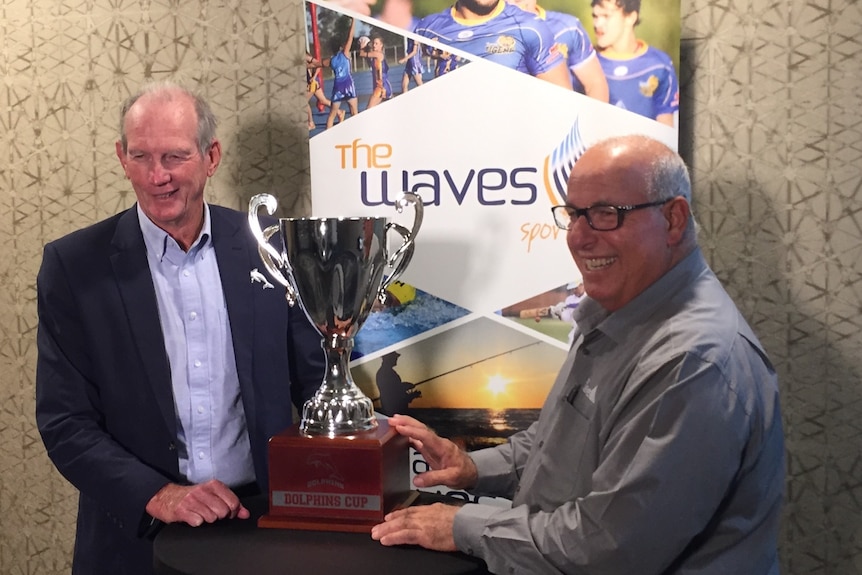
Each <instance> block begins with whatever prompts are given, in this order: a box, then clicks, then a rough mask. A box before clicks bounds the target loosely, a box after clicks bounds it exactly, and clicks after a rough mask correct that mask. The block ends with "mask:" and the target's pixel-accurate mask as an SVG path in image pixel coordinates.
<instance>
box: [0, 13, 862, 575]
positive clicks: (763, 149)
mask: <svg viewBox="0 0 862 575" xmlns="http://www.w3.org/2000/svg"><path fill="white" fill-rule="evenodd" d="M682 14H683V43H682V57H681V60H682V65H681V70H680V76H681V80H682V84H683V111H682V119H681V121H682V144H681V150H682V152H683V155H684V156H685V157H686V159H687V160H688V161H689V162H690V164H691V166H692V170H693V175H694V181H695V210H696V213H697V215H698V218H699V220H700V223H701V226H702V233H701V242H702V245H703V247H704V250H705V252H706V254H707V256H708V258H709V260H710V261H711V262H712V264H713V266H714V268H715V269H716V271H717V273H718V274H719V276H720V277H721V279H722V280H723V281H724V282H725V284H726V286H727V287H728V289H729V291H730V292H731V294H732V295H733V296H734V297H735V298H736V300H737V302H738V303H739V305H740V307H741V309H742V310H743V312H744V314H745V315H746V316H747V317H748V318H749V320H750V321H751V323H752V325H753V327H754V329H755V331H756V332H757V333H758V334H759V335H760V336H761V339H762V340H763V342H764V345H765V346H766V348H767V350H768V351H769V353H770V354H771V356H772V358H773V360H774V361H775V363H776V365H777V367H778V370H779V375H780V378H781V386H782V394H783V408H784V418H785V422H786V433H787V446H788V451H789V480H788V486H787V498H788V504H787V508H786V513H785V521H784V525H783V532H782V540H781V553H782V566H783V572H784V573H790V574H802V573H814V574H822V575H825V574H836V575H838V574H840V575H845V574H852V573H859V572H862V459H860V439H862V382H860V371H862V359H860V354H859V350H860V349H862V345H860V344H862V335H860V324H862V259H860V255H862V193H860V191H862V143H860V142H862V112H860V110H862V74H860V64H859V62H860V47H862V46H860V40H859V38H858V31H859V26H860V22H862V3H859V2H857V1H856V0H828V1H827V0H821V1H819V2H814V1H807V2H806V1H804V0H787V1H784V2H773V1H768V0H750V1H748V2H744V1H741V0H683V3H682ZM303 27H304V22H303V19H302V11H301V10H300V8H299V4H298V2H297V1H296V0H282V1H280V2H268V1H267V0H243V1H242V2H240V0H227V1H226V2H208V1H206V0H191V1H186V2H182V3H181V2H179V1H178V0H162V1H153V0H134V1H132V0H112V1H111V2H104V1H103V2H97V1H95V0H52V1H49V0H3V2H2V4H0V244H2V246H3V248H2V250H0V392H2V396H3V398H4V401H3V402H2V404H0V573H2V574H4V575H5V574H10V575H18V574H25V573H26V574H30V573H40V574H55V573H56V574H60V573H68V571H69V565H70V563H69V561H70V556H71V546H72V541H73V530H74V516H75V492H74V490H73V489H72V488H71V487H70V486H69V485H68V484H67V483H66V482H65V481H64V480H63V479H62V478H61V477H60V476H59V475H58V474H57V473H56V471H54V470H53V468H52V467H51V465H50V463H49V462H48V460H47V457H46V456H45V453H44V448H43V447H42V444H41V441H40V440H39V437H38V433H37V431H36V429H35V426H34V422H33V409H34V400H33V387H34V366H35V357H36V349H35V325H36V318H35V316H36V312H35V285H34V284H35V275H36V271H37V269H38V266H39V262H40V257H41V247H42V245H43V244H44V243H45V242H46V241H48V240H50V239H53V238H55V237H58V236H59V235H62V234H64V233H66V232H68V231H71V230H73V229H76V228H78V227H81V226H83V225H85V224H88V223H90V222H93V221H95V220H97V219H101V218H103V217H105V216H107V215H109V214H111V213H114V212H116V211H118V210H119V209H121V208H123V207H126V206H128V205H130V204H131V202H132V199H133V194H132V193H131V191H130V190H129V188H128V186H127V184H126V182H125V181H124V179H123V177H122V173H121V171H120V169H119V166H118V164H117V161H116V157H115V156H114V151H113V141H114V139H115V138H116V124H117V117H116V114H117V113H116V110H117V108H118V106H119V103H120V101H121V100H122V99H123V98H124V97H125V96H126V95H127V94H128V93H129V92H130V91H133V90H134V89H135V88H136V87H137V86H138V85H139V84H140V83H141V82H142V80H144V79H145V78H154V79H159V78H166V77H173V78H178V79H180V80H182V81H184V82H187V83H191V84H197V85H199V86H200V89H201V90H202V91H203V92H204V93H205V94H206V95H207V96H208V97H209V98H210V100H211V101H212V102H213V104H214V107H215V110H216V113H217V115H218V116H219V117H220V118H221V119H222V124H221V126H220V133H221V136H222V141H223V144H224V148H225V151H226V154H225V159H224V162H223V163H222V166H221V168H220V169H219V172H218V174H217V175H216V178H215V179H214V181H213V182H212V183H211V186H210V191H209V194H210V196H209V197H210V199H211V200H213V201H217V202H219V203H223V204H227V205H232V206H235V207H238V208H242V207H244V206H245V205H246V202H247V200H248V198H249V197H250V196H251V195H253V194H256V193H259V192H264V191H266V192H270V193H274V194H276V195H277V196H278V197H279V205H281V206H287V209H285V210H284V213H283V215H287V214H288V213H289V214H294V215H298V214H304V213H307V211H308V206H309V202H308V195H307V191H308V185H309V182H308V157H307V150H306V132H305V127H304V126H305V106H304V90H305V87H304V74H303V69H302V61H303V45H304V29H303Z"/></svg>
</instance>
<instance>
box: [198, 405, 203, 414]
mask: <svg viewBox="0 0 862 575" xmlns="http://www.w3.org/2000/svg"><path fill="white" fill-rule="evenodd" d="M203 412H204V406H203V405H199V406H198V413H203Z"/></svg>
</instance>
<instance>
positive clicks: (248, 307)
mask: <svg viewBox="0 0 862 575" xmlns="http://www.w3.org/2000/svg"><path fill="white" fill-rule="evenodd" d="M209 208H210V222H211V227H212V235H213V238H212V239H213V247H214V248H215V252H216V259H217V260H218V268H219V275H220V276H221V285H222V290H223V292H224V299H225V305H226V306H227V313H228V319H229V320H230V331H231V338H232V340H233V350H234V356H235V358H236V371H237V375H238V377H239V386H240V391H241V393H242V400H243V406H244V407H245V414H246V419H247V420H248V426H249V429H254V427H253V423H254V422H253V421H252V418H253V417H254V414H255V413H257V411H256V410H255V406H254V389H253V386H252V373H253V360H254V349H253V348H254V345H253V344H254V307H255V297H254V290H253V285H252V283H251V276H250V273H251V268H252V259H251V255H250V253H249V250H250V245H249V242H248V240H247V238H246V234H245V233H244V232H245V229H244V228H243V226H242V224H243V223H244V222H245V218H242V217H239V216H237V217H234V218H232V217H230V216H232V215H233V212H230V211H227V210H226V209H225V208H220V207H219V206H213V205H210V207H209Z"/></svg>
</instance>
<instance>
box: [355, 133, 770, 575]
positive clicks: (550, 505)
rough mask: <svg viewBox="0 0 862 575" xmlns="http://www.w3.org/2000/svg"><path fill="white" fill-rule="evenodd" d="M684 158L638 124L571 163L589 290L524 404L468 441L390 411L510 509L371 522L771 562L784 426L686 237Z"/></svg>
mask: <svg viewBox="0 0 862 575" xmlns="http://www.w3.org/2000/svg"><path fill="white" fill-rule="evenodd" d="M690 198H691V188H690V183H689V180H688V175H687V171H686V168H685V165H684V164H683V162H682V160H681V159H680V158H679V156H677V155H676V154H675V153H674V152H673V151H672V150H670V149H668V148H667V147H666V146H664V145H663V144H660V143H658V142H656V141H654V140H651V139H649V138H646V137H643V136H627V137H622V138H615V139H611V140H607V141H605V142H602V143H600V144H598V145H596V146H594V147H593V148H591V149H589V150H588V151H587V152H586V153H585V154H584V155H583V156H582V157H581V158H580V160H578V162H577V163H576V165H575V168H574V169H573V171H572V175H571V178H570V180H569V191H568V198H567V203H566V204H565V205H564V206H559V207H556V208H554V217H555V219H556V221H557V223H558V225H560V227H562V228H564V229H566V230H568V234H567V241H568V244H569V249H570V251H571V253H572V256H573V257H574V259H575V262H576V263H577V265H578V267H579V269H580V270H581V272H582V273H583V276H584V285H585V287H586V291H587V295H588V297H587V298H585V299H584V300H583V301H582V302H581V304H580V306H579V308H578V310H577V311H576V314H575V319H576V321H577V329H576V332H575V341H574V344H573V346H572V349H571V351H570V353H569V355H568V357H567V359H566V362H565V363H564V365H563V367H562V369H561V370H560V375H559V376H558V378H557V381H556V383H555V384H554V387H553V389H552V390H551V393H550V394H549V396H548V398H547V400H546V402H545V405H544V407H543V409H542V413H541V415H540V417H539V420H538V421H537V422H536V423H535V424H533V425H532V426H531V427H530V428H529V429H528V430H526V431H524V432H522V433H519V434H516V435H514V436H513V437H512V438H511V439H510V441H509V442H508V443H507V444H505V445H502V446H499V447H496V448H492V449H486V450H482V451H478V452H474V453H471V454H469V455H468V454H466V453H464V452H463V451H461V450H460V449H458V448H457V447H456V446H455V445H454V444H453V443H451V442H450V441H448V440H445V439H442V438H440V437H439V436H437V435H436V434H434V433H433V432H432V431H431V430H428V429H427V428H425V426H424V425H422V424H421V423H419V422H418V421H416V420H413V419H411V418H408V417H403V416H398V417H395V418H393V420H392V423H393V424H394V425H395V426H396V429H398V431H399V432H400V433H402V434H404V435H406V436H408V437H409V438H410V439H411V441H412V443H413V445H414V446H415V447H416V448H417V449H418V450H419V451H420V452H421V453H422V454H423V456H424V457H425V458H426V460H427V461H428V463H429V465H430V467H431V469H432V471H428V472H426V473H424V474H421V475H419V476H417V477H416V480H415V481H416V484H417V486H420V487H422V486H430V485H434V484H446V485H449V486H451V487H453V488H461V489H463V488H473V489H475V490H476V491H477V492H481V493H489V494H494V495H501V496H505V497H509V498H511V499H512V508H511V509H501V508H498V507H492V506H486V505H466V506H464V507H461V508H458V507H452V506H445V505H434V506H428V507H424V508H409V509H406V510H401V511H397V512H394V513H391V514H390V515H388V516H387V517H386V521H385V522H384V523H382V524H380V525H378V526H376V527H375V528H374V531H373V532H372V536H373V537H374V538H375V539H378V540H380V541H381V542H382V543H383V544H384V545H396V544H405V543H409V544H418V545H422V546H424V547H428V548H431V549H440V550H455V549H459V550H461V551H463V552H465V553H470V554H475V555H477V556H479V557H481V558H483V559H484V560H485V561H486V563H487V564H488V566H489V568H490V570H491V571H493V572H495V573H530V574H538V573H590V574H608V575H611V574H613V575H623V574H631V573H637V574H638V575H647V574H670V573H673V574H683V573H685V574H690V573H697V574H701V575H705V574H730V573H732V574H738V573H746V574H752V575H772V574H777V573H778V557H777V551H776V539H777V533H778V521H779V516H780V510H781V501H782V494H783V485H784V443H783V434H782V429H781V415H780V410H779V401H778V386H777V381H776V377H775V371H774V369H773V367H772V365H771V363H770V362H769V359H768V358H767V356H766V353H765V352H764V350H763V348H762V346H761V345H760V343H759V342H758V340H757V338H756V336H755V335H754V334H753V333H752V331H751V328H750V327H749V326H748V324H747V323H746V322H745V320H744V319H743V318H742V316H741V315H740V314H739V312H738V311H737V309H736V306H735V305H734V304H733V302H732V301H731V299H730V297H729V296H728V295H727V293H726V292H725V291H724V289H723V288H722V287H721V284H720V282H719V281H718V279H717V278H716V277H715V275H714V274H713V273H712V271H711V270H710V269H709V266H708V265H707V264H706V261H705V260H704V258H703V256H702V254H701V252H700V250H699V249H698V248H697V243H696V237H695V231H694V220H693V218H692V216H691V211H690V207H689V206H690Z"/></svg>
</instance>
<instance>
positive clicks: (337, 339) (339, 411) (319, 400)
mask: <svg viewBox="0 0 862 575" xmlns="http://www.w3.org/2000/svg"><path fill="white" fill-rule="evenodd" d="M321 347H323V351H324V354H325V356H326V374H325V375H324V377H323V383H322V384H321V386H320V388H319V389H318V390H317V392H315V394H314V396H313V397H312V398H311V399H309V400H308V401H306V402H305V404H304V405H303V406H302V420H301V423H300V426H299V430H300V432H301V433H303V434H305V435H309V436H317V435H325V436H328V437H336V436H340V435H353V434H355V433H357V432H360V431H368V430H371V429H374V428H375V427H377V418H376V417H375V415H374V405H373V403H372V402H371V400H370V399H368V397H366V396H365V394H364V393H362V390H361V389H359V387H358V386H357V385H356V384H355V383H354V382H353V378H352V377H351V375H350V366H349V362H350V352H351V351H352V350H353V338H352V337H342V336H340V335H333V336H331V337H329V338H326V337H325V338H323V341H322V342H321Z"/></svg>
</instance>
